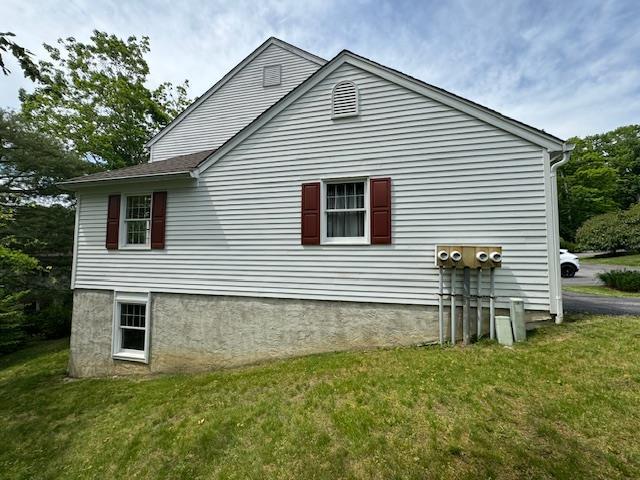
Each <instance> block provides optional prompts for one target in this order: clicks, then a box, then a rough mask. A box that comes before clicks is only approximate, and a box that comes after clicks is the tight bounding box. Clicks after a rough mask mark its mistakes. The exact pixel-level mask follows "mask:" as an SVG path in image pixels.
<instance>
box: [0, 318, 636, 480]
mask: <svg viewBox="0 0 640 480" xmlns="http://www.w3.org/2000/svg"><path fill="white" fill-rule="evenodd" d="M572 320H574V321H573V322H570V323H567V324H564V325H560V326H551V327H545V328H543V329H540V330H538V331H537V332H536V333H535V334H534V335H533V336H532V338H531V340H530V341H529V342H528V343H526V344H521V345H518V346H517V347H515V348H513V349H507V348H502V347H499V346H497V345H495V344H491V343H489V342H482V343H480V344H477V345H474V346H471V347H468V348H462V347H456V348H445V349H444V350H443V349H441V348H439V347H423V348H402V349H390V350H378V351H370V352H358V353H338V354H326V355H316V356H312V357H306V358H300V359H293V360H286V361H279V362H272V363H267V364H263V365H258V366H253V367H248V368H243V369H237V370H227V371H219V372H212V373H207V374H197V375H170V376H157V377H150V378H105V379H85V380H68V379H66V378H65V367H66V362H67V347H66V344H65V342H51V343H45V344H41V345H38V346H35V347H32V348H30V349H28V350H25V351H22V352H18V353H15V354H13V355H10V356H7V357H4V358H0V477H2V478H11V479H14V478H24V479H40V478H51V479H54V478H64V479H69V478H71V479H73V478H109V479H111V478H154V479H155V478H171V479H174V478H188V479H199V478H221V479H228V478H260V479H261V478H277V479H283V478H284V479H286V478H304V479H311V478H326V479H334V478H361V479H369V478H374V479H386V478H406V479H410V478H416V479H418V478H420V479H422V478H434V479H435V478H509V479H520V478H567V479H572V480H575V479H585V478H607V479H612V478H638V477H640V436H639V435H640V433H639V432H640V413H639V412H640V348H639V344H640V334H639V333H638V332H640V317H624V318H623V317H572Z"/></svg>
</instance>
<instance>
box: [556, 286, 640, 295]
mask: <svg viewBox="0 0 640 480" xmlns="http://www.w3.org/2000/svg"><path fill="white" fill-rule="evenodd" d="M562 289H563V290H566V291H567V292H573V293H586V294H587V295H604V296H606V297H618V298H640V293H634V292H623V291H622V290H616V289H614V288H609V287H606V286H604V285H564V286H563V287H562Z"/></svg>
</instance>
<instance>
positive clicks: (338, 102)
mask: <svg viewBox="0 0 640 480" xmlns="http://www.w3.org/2000/svg"><path fill="white" fill-rule="evenodd" d="M332 104H333V116H334V117H351V116H354V115H358V87H356V84H355V83H353V82H340V83H338V84H337V85H336V86H335V87H333V99H332Z"/></svg>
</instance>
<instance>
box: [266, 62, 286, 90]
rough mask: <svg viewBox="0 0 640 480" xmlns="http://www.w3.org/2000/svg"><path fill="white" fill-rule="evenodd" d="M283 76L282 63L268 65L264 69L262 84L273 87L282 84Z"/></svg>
mask: <svg viewBox="0 0 640 480" xmlns="http://www.w3.org/2000/svg"><path fill="white" fill-rule="evenodd" d="M281 77H282V68H281V65H268V66H266V67H264V70H263V71H262V85H263V86H264V87H273V86H275V85H280V82H281Z"/></svg>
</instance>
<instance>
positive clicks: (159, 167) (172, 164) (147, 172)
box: [59, 149, 216, 186]
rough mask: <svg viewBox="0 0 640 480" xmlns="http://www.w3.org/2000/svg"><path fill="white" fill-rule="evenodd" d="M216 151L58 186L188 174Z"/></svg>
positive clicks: (94, 176)
mask: <svg viewBox="0 0 640 480" xmlns="http://www.w3.org/2000/svg"><path fill="white" fill-rule="evenodd" d="M215 151H216V150H215V149H213V150H203V151H201V152H196V153H190V154H188V155H178V156H177V157H172V158H168V159H166V160H160V161H158V162H150V163H142V164H140V165H134V166H133V167H125V168H118V169H116V170H109V171H106V172H98V173H93V174H91V175H84V176H82V177H75V178H71V179H69V180H67V181H65V182H61V183H60V184H59V185H61V186H64V185H77V184H82V183H93V182H101V181H107V180H120V179H123V180H124V179H130V178H138V177H149V176H156V175H168V174H179V173H185V174H187V173H190V172H191V171H192V170H193V169H195V168H196V167H197V166H198V165H199V164H200V163H201V162H202V161H203V160H205V159H206V158H207V157H209V156H210V155H211V154H212V153H213V152H215Z"/></svg>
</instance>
